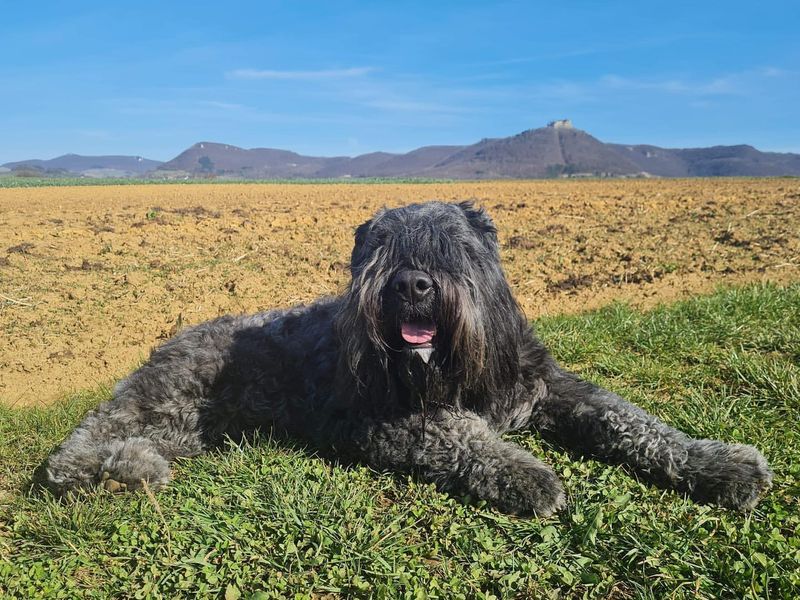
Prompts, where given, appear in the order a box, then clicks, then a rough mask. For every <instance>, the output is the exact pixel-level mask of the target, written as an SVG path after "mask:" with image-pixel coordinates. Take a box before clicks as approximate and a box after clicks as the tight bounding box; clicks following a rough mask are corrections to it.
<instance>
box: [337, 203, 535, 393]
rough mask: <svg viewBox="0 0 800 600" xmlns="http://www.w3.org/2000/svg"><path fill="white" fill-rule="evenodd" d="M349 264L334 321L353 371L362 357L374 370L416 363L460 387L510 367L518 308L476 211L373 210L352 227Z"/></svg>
mask: <svg viewBox="0 0 800 600" xmlns="http://www.w3.org/2000/svg"><path fill="white" fill-rule="evenodd" d="M350 268H351V273H352V281H351V283H350V286H349V288H348V291H347V293H346V295H345V302H344V304H343V308H342V311H341V312H340V314H339V317H338V319H337V325H338V331H339V335H340V338H341V339H342V342H343V350H344V354H345V357H346V360H347V361H348V363H349V367H350V370H351V371H352V372H353V373H354V374H356V375H358V374H359V366H360V364H361V363H362V362H363V361H365V360H368V359H370V358H373V359H376V360H377V361H378V362H379V363H380V364H381V366H382V368H383V370H384V371H388V370H390V369H392V368H398V367H399V368H400V369H401V370H405V371H407V370H408V369H409V367H410V366H414V367H415V368H417V370H419V368H420V365H426V368H427V369H429V370H430V369H432V370H436V371H437V372H439V373H441V374H442V375H443V376H444V377H446V378H449V379H451V380H454V381H456V382H457V383H458V384H459V385H461V386H467V387H469V386H474V385H475V384H476V382H478V381H483V382H484V383H488V382H489V381H490V380H491V379H493V378H496V377H503V378H506V381H509V379H508V377H509V376H510V375H511V373H509V372H508V371H509V369H512V370H514V373H515V372H516V371H515V369H516V363H517V354H516V352H517V348H516V339H517V337H518V335H519V328H520V322H521V319H520V312H519V308H518V306H517V304H516V302H515V301H514V299H513V296H512V294H511V291H510V289H509V287H508V283H507V282H506V279H505V276H504V274H503V271H502V268H501V266H500V256H499V247H498V243H497V230H496V228H495V226H494V223H493V222H492V220H491V219H490V218H489V216H488V215H487V214H486V213H485V212H484V211H483V210H482V209H479V208H476V207H474V206H473V205H472V204H471V203H469V202H462V203H459V204H447V203H443V202H428V203H425V204H412V205H410V206H406V207H403V208H396V209H391V210H382V211H380V212H378V213H377V214H376V215H375V216H374V217H373V218H372V219H370V220H369V221H367V222H366V223H364V224H363V225H361V226H359V227H358V228H357V229H356V233H355V245H354V248H353V253H352V257H351V266H350ZM509 338H512V339H509ZM512 340H513V341H512ZM374 366H375V365H374V364H372V365H371V366H370V367H369V368H370V369H374ZM511 380H512V381H513V379H511Z"/></svg>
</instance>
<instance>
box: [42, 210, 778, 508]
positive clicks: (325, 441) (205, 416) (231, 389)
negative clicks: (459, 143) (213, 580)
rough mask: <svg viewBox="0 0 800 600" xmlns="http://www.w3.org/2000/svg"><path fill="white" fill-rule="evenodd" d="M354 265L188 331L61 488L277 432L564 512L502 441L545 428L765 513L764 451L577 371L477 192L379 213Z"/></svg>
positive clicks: (132, 483)
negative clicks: (704, 433) (407, 330)
mask: <svg viewBox="0 0 800 600" xmlns="http://www.w3.org/2000/svg"><path fill="white" fill-rule="evenodd" d="M402 269H409V270H412V269H413V270H415V272H416V271H419V272H423V273H425V274H427V275H428V276H429V277H430V280H431V281H432V282H433V288H432V291H431V293H428V294H427V295H424V297H421V298H419V299H418V300H417V301H416V302H415V301H413V300H409V299H408V298H405V297H402V296H401V295H398V293H396V290H393V289H392V286H391V285H390V282H391V281H392V278H393V277H394V276H395V274H396V273H398V272H399V271H400V270H402ZM351 272H352V280H351V282H350V284H349V286H348V288H347V290H346V291H345V293H344V294H343V295H342V296H340V297H335V298H325V299H322V300H319V301H318V302H316V303H314V304H312V305H310V306H301V307H297V308H292V309H289V310H276V311H271V312H265V313H260V314H256V315H252V316H226V317H222V318H219V319H216V320H214V321H210V322H207V323H203V324H201V325H198V326H196V327H193V328H190V329H186V330H184V331H182V332H181V333H179V334H178V335H177V336H176V337H175V338H173V339H172V340H170V341H169V342H167V343H166V344H164V345H163V346H162V347H160V348H158V349H157V350H155V351H154V352H153V354H152V355H151V357H150V360H149V361H148V362H147V363H146V364H145V365H143V366H142V367H141V368H140V369H139V370H137V371H136V372H134V373H133V374H131V375H130V376H129V377H128V378H127V379H125V380H123V381H121V382H120V383H119V384H118V385H117V387H116V389H115V390H114V398H113V399H112V400H111V401H109V402H106V403H104V404H102V405H101V406H100V407H98V408H97V410H95V411H92V412H90V413H89V414H88V415H87V416H86V418H85V419H84V421H83V422H82V423H81V424H80V425H79V426H78V428H77V429H76V430H75V432H74V433H73V434H72V435H71V436H70V437H69V438H68V439H67V440H66V441H65V442H64V443H63V444H62V445H61V446H60V447H59V448H58V449H57V450H56V451H55V452H54V453H53V454H52V455H51V456H50V458H49V459H48V462H47V465H46V482H47V485H48V486H49V487H50V488H51V489H52V490H53V491H54V492H56V493H58V494H63V493H65V492H67V491H68V490H71V489H75V488H89V487H92V486H95V485H97V484H98V483H100V482H101V481H103V482H105V483H106V484H108V482H109V481H110V482H112V483H113V485H112V486H111V488H110V489H126V488H127V489H133V488H135V487H137V486H138V485H141V482H142V481H147V482H148V483H149V484H150V485H152V486H158V485H162V484H164V483H166V482H167V481H168V479H169V468H168V464H169V461H171V460H173V459H174V458H176V457H180V456H193V455H196V454H199V453H201V452H204V451H206V450H208V449H210V448H213V447H215V446H217V445H218V444H220V442H221V441H222V440H223V439H224V437H225V436H231V437H233V438H238V437H240V436H242V435H245V434H247V433H248V432H251V431H253V430H255V429H258V428H269V429H270V430H272V431H274V432H279V433H283V434H287V435H290V436H294V437H296V438H299V439H301V440H304V441H305V442H306V443H308V444H309V445H310V446H312V447H315V448H318V449H320V450H323V451H327V452H332V453H334V454H335V455H337V456H340V457H343V458H345V459H347V460H357V461H362V462H366V463H368V464H370V465H372V466H374V467H376V468H378V469H390V470H394V471H400V472H413V473H416V474H417V475H419V476H420V477H422V478H424V479H426V480H429V481H433V482H435V483H436V484H437V485H439V486H440V487H441V489H443V490H447V491H450V492H454V493H460V494H464V493H465V494H469V495H471V496H472V497H474V498H480V499H485V500H487V501H488V502H491V503H492V504H494V505H495V506H497V507H498V508H499V509H501V510H504V511H508V512H512V513H519V514H530V513H535V514H538V515H548V514H551V513H552V512H554V511H555V510H558V509H559V508H560V507H562V506H563V505H564V501H565V499H564V492H563V489H562V486H561V483H560V481H559V479H558V477H557V476H556V474H555V473H554V472H553V470H552V469H551V468H550V467H549V466H547V465H545V464H544V463H542V462H541V461H539V460H538V459H537V458H535V457H534V456H533V455H531V454H530V453H528V452H527V451H525V450H523V449H522V448H520V447H519V446H516V445H515V444H513V443H510V442H507V441H504V440H503V439H502V438H501V435H502V434H503V433H504V432H507V431H511V430H515V429H521V428H533V429H536V430H538V431H540V432H541V433H542V434H543V435H544V436H545V437H547V438H549V439H551V440H554V441H556V442H558V443H560V444H562V445H564V446H566V447H569V448H573V449H575V450H578V451H581V452H584V453H586V454H589V455H591V456H595V457H598V458H601V459H604V460H607V461H613V462H617V463H623V464H626V465H628V466H629V467H630V468H631V469H632V470H634V471H635V472H636V473H638V474H640V475H641V476H642V477H643V478H645V479H647V480H649V481H652V482H654V483H656V484H658V485H662V486H666V487H670V488H674V489H676V490H679V491H681V492H684V493H686V494H688V495H689V496H691V497H692V498H694V499H695V500H698V501H702V502H713V503H718V504H722V505H724V506H728V507H731V508H735V509H749V508H752V507H753V506H754V505H755V504H756V502H757V501H758V498H759V497H760V495H761V494H762V493H763V492H764V490H766V489H767V488H768V487H769V485H770V483H771V480H772V474H771V472H770V470H769V467H768V466H767V463H766V461H765V460H764V458H763V457H762V456H761V454H759V453H758V451H757V450H756V449H754V448H752V447H750V446H742V445H728V444H724V443H722V442H717V441H711V440H693V439H691V438H689V437H688V436H687V435H685V434H683V433H681V432H679V431H677V430H675V429H672V428H671V427H669V426H668V425H666V424H664V423H662V422H660V421H658V420H657V419H656V418H655V417H653V416H651V415H649V414H647V413H646V412H645V411H643V410H642V409H640V408H638V407H636V406H633V405H631V404H629V403H627V402H625V401H624V400H622V399H621V398H619V397H618V396H616V395H615V394H612V393H611V392H608V391H606V390H603V389H600V388H598V387H597V386H595V385H593V384H591V383H588V382H586V381H582V380H581V379H579V378H578V377H577V376H575V375H573V374H571V373H568V372H566V371H564V370H562V369H561V368H560V367H559V366H558V365H557V364H556V362H555V361H554V360H553V359H552V358H551V357H550V355H549V354H548V352H547V350H546V349H545V348H544V346H543V345H542V344H541V343H540V342H539V341H538V340H537V339H536V337H535V336H534V334H533V332H532V330H531V328H530V326H529V325H528V323H527V321H526V319H525V318H524V316H523V314H522V312H521V310H520V309H519V307H518V305H517V303H516V301H515V300H514V298H513V295H512V293H511V290H510V288H509V286H508V283H507V281H506V279H505V276H504V274H503V271H502V268H501V266H500V259H499V251H498V243H497V233H496V230H495V227H494V224H493V223H492V221H491V219H490V218H489V217H488V216H487V215H486V213H485V212H483V211H482V210H480V209H477V208H474V207H473V206H472V205H471V204H469V203H461V204H445V203H440V202H430V203H426V204H415V205H411V206H407V207H404V208H399V209H394V210H384V211H381V212H379V213H378V214H376V215H375V216H374V217H373V218H372V219H371V220H370V221H367V222H366V223H364V224H363V225H361V226H360V227H358V229H357V230H356V235H355V247H354V249H353V254H352V257H351ZM421 296H422V295H421ZM420 321H422V322H424V323H428V324H434V325H435V330H436V333H435V337H434V338H433V340H432V354H430V352H431V351H430V349H429V350H428V352H427V354H426V353H425V352H422V351H419V348H418V347H417V346H416V345H415V344H417V342H414V343H413V344H411V343H409V342H406V341H405V340H406V339H408V338H404V336H403V335H402V333H401V332H402V331H403V327H404V326H405V325H404V324H408V323H414V322H420ZM425 356H429V360H428V359H423V357H425ZM106 487H108V485H106Z"/></svg>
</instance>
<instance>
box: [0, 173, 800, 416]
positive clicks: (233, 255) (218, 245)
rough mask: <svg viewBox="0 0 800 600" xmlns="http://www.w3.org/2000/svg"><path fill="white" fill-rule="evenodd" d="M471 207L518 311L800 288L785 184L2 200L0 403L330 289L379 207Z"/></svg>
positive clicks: (126, 364)
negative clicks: (785, 285) (193, 331)
mask: <svg viewBox="0 0 800 600" xmlns="http://www.w3.org/2000/svg"><path fill="white" fill-rule="evenodd" d="M432 198H439V199H445V200H456V199H465V198H472V199H474V200H475V201H476V202H477V203H478V204H480V205H482V206H484V207H485V208H487V209H488V210H489V211H490V213H491V214H492V216H493V217H494V219H495V221H496V223H497V225H498V228H499V230H500V238H501V243H502V248H503V249H502V257H503V263H504V265H505V268H506V272H507V273H508V277H509V280H510V281H511V285H512V287H513V288H514V290H515V292H516V294H517V298H518V299H519V301H520V303H521V305H522V307H523V308H524V310H525V311H526V313H527V314H528V315H529V316H530V317H536V316H539V315H542V314H553V313H567V312H578V311H584V310H588V309H592V308H596V307H599V306H602V305H604V304H607V303H609V302H610V301H612V300H614V299H619V300H624V301H627V302H630V303H632V304H634V305H637V306H650V305H653V304H655V303H657V302H660V301H672V300H675V299H677V298H681V297H686V296H688V295H691V294H696V293H700V292H707V291H710V290H711V289H713V288H714V287H715V286H716V285H717V284H720V283H743V282H749V281H761V280H770V281H777V282H785V281H790V280H797V279H800V268H798V264H799V263H800V261H799V258H800V241H799V240H798V230H800V183H798V181H797V180H791V179H783V180H780V179H775V180H743V179H736V180H680V181H663V180H649V181H633V180H631V181H549V182H544V181H542V182H485V183H452V184H403V185H400V184H398V185H394V184H380V185H346V184H342V185H329V184H325V185H277V184H276V185H272V184H270V185H256V184H230V185H153V186H108V187H56V188H34V189H0V332H2V338H0V402H3V403H5V404H11V405H26V404H27V405H30V404H39V403H47V402H50V401H52V400H54V399H56V398H59V397H61V396H63V395H65V394H67V393H70V392H71V391H74V390H80V389H87V388H93V387H97V386H99V385H109V384H111V383H112V382H113V381H114V380H115V379H117V378H119V377H121V376H123V375H125V374H126V373H127V372H128V371H129V370H130V369H131V368H133V367H135V366H136V365H137V363H138V362H139V361H141V360H143V359H144V358H146V356H147V354H148V352H149V350H150V348H152V347H153V346H154V345H156V344H158V343H159V342H160V341H162V340H164V339H165V338H167V337H169V336H170V335H171V334H172V333H174V332H175V331H176V330H177V329H178V328H179V327H180V326H184V325H187V324H192V323H197V322H199V321H202V320H204V319H208V318H210V317H214V316H216V315H219V314H222V313H228V312H243V311H256V310H259V309H263V308H267V307H274V306H286V305H290V304H294V303H298V302H308V301H310V300H312V299H314V298H316V297H317V296H320V295H322V294H334V293H336V292H338V291H339V290H341V289H342V288H343V287H344V285H345V283H346V281H347V278H348V274H347V261H348V258H349V251H350V245H351V235H352V231H353V228H354V226H355V225H357V224H358V223H360V222H362V221H363V220H364V219H366V218H367V217H368V216H369V215H370V214H371V213H372V212H373V211H375V210H376V209H377V208H379V207H381V206H398V205H402V204H406V203H409V202H413V201H420V200H427V199H432Z"/></svg>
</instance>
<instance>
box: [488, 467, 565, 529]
mask: <svg viewBox="0 0 800 600" xmlns="http://www.w3.org/2000/svg"><path fill="white" fill-rule="evenodd" d="M497 491H498V497H497V499H496V501H495V504H496V506H497V508H498V509H500V510H501V511H503V512H507V513H511V514H516V515H536V516H537V517H549V516H550V515H552V514H553V513H555V512H557V511H559V510H561V509H562V508H564V506H566V496H565V495H564V487H563V486H562V485H561V480H559V478H558V476H557V475H556V474H555V473H554V472H553V470H552V469H551V468H550V467H548V466H547V465H545V464H543V463H538V462H537V463H534V464H528V463H525V464H513V465H508V466H506V467H503V468H501V469H500V470H499V471H498V473H497Z"/></svg>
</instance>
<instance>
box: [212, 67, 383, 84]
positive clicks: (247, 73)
mask: <svg viewBox="0 0 800 600" xmlns="http://www.w3.org/2000/svg"><path fill="white" fill-rule="evenodd" d="M374 70H375V69H374V68H373V67H350V68H347V69H322V70H318V71H280V70H274V69H235V70H233V71H229V72H228V73H227V76H228V77H229V78H231V79H278V80H287V81H325V80H331V79H347V78H350V77H363V76H364V75H367V74H368V73H371V72H373V71H374Z"/></svg>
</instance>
